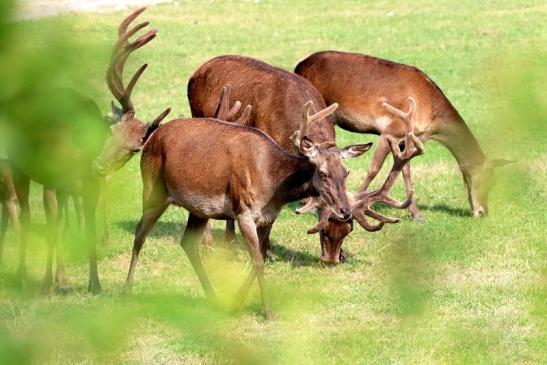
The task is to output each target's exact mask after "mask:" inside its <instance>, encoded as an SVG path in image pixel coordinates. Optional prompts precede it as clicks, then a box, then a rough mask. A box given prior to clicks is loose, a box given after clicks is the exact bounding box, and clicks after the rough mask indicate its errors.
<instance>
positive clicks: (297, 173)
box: [274, 155, 319, 205]
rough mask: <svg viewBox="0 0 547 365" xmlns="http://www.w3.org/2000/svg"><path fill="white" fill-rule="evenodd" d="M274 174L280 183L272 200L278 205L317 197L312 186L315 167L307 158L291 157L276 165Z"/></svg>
mask: <svg viewBox="0 0 547 365" xmlns="http://www.w3.org/2000/svg"><path fill="white" fill-rule="evenodd" d="M276 173H277V174H279V176H278V178H280V181H281V183H280V184H279V186H278V188H277V191H276V194H275V198H274V199H275V201H276V202H278V203H279V204H280V205H283V204H287V203H290V202H294V201H297V200H300V199H304V198H306V197H309V196H317V195H319V193H318V192H317V190H315V188H314V187H313V185H312V179H313V175H314V173H315V166H314V165H313V164H312V163H311V162H310V160H309V159H308V158H307V157H304V156H294V155H291V156H290V159H289V160H288V161H284V162H283V164H280V165H278V169H277V171H276Z"/></svg>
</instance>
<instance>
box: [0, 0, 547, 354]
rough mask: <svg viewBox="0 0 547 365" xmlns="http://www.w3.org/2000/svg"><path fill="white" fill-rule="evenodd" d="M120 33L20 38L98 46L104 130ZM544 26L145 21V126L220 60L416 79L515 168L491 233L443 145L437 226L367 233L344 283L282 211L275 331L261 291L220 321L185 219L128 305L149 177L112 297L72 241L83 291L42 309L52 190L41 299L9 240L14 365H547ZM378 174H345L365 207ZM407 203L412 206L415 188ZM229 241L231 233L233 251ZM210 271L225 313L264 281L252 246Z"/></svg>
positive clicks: (277, 233) (189, 17)
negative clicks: (194, 258)
mask: <svg viewBox="0 0 547 365" xmlns="http://www.w3.org/2000/svg"><path fill="white" fill-rule="evenodd" d="M390 14H391V15H390ZM124 15H125V14H121V13H114V14H100V15H90V14H86V15H74V14H71V15H69V16H60V17H55V18H51V19H44V20H40V21H29V22H24V23H21V24H17V25H16V29H17V38H16V39H18V40H21V41H24V40H25V39H30V38H31V37H33V38H34V37H36V36H40V35H41V36H44V34H40V31H41V30H43V29H44V27H45V26H46V25H47V26H59V25H62V27H63V29H65V30H66V31H67V33H68V35H69V38H70V37H74V38H75V39H76V40H81V41H84V40H85V41H86V42H87V41H89V42H91V43H90V44H89V46H88V48H89V49H90V50H91V51H92V52H91V55H89V53H88V52H84V53H82V54H83V55H84V56H82V57H81V58H79V59H78V58H76V59H77V60H79V62H80V63H81V64H82V65H81V66H82V67H83V69H84V70H86V71H85V73H84V75H86V80H85V86H86V88H87V86H90V87H91V88H92V89H93V92H92V93H94V95H93V96H94V97H96V100H97V102H98V104H99V106H100V107H101V109H102V111H103V112H104V113H105V114H106V113H107V112H108V111H109V110H108V108H109V100H110V99H111V96H110V94H109V92H108V89H107V87H106V83H105V82H104V73H105V69H106V64H107V62H108V49H109V47H110V46H111V45H112V44H113V42H114V37H115V32H116V26H117V24H118V22H119V21H120V20H121V19H122V18H123V16H124ZM546 17H547V6H546V5H545V4H544V3H543V2H540V1H537V2H534V1H532V2H530V1H506V2H502V3H499V2H480V3H479V2H472V1H467V2H464V3H458V4H457V5H454V4H453V3H451V2H448V1H447V2H442V3H440V2H432V1H418V2H413V3H412V4H410V3H406V2H402V1H399V2H395V3H394V2H387V1H380V2H374V3H362V2H359V1H337V2H316V1H299V2H296V3H295V2H268V1H260V2H253V1H240V2H219V1H215V2H201V1H199V2H198V1H185V2H181V4H180V6H175V5H164V6H158V7H153V8H150V9H148V10H147V12H146V13H145V14H144V15H143V19H149V20H151V23H152V26H154V27H157V28H158V29H159V30H160V32H159V35H158V37H157V39H155V40H154V41H153V42H152V43H150V44H149V45H147V46H146V47H144V48H143V49H142V50H140V51H139V52H138V53H136V54H135V55H134V57H133V56H132V58H131V59H130V61H129V66H128V68H127V73H128V74H129V73H130V72H131V71H133V70H135V69H136V67H138V66H139V65H140V64H142V63H143V62H147V63H149V64H150V66H149V68H148V70H147V71H146V72H145V74H144V75H143V77H142V79H141V81H140V82H139V84H138V85H137V87H136V89H135V92H134V97H133V100H134V103H135V105H136V108H137V115H138V116H139V117H141V118H143V119H146V118H147V117H153V116H155V115H157V114H158V112H159V111H161V110H163V109H164V108H165V107H167V106H172V107H173V108H174V112H173V115H186V116H188V115H190V112H189V107H188V103H187V100H186V82H187V80H188V78H189V77H190V75H191V74H192V72H193V71H194V70H195V69H196V68H197V67H199V65H200V64H201V63H202V62H204V61H206V60H207V59H209V58H210V57H213V56H216V55H219V54H226V53H232V54H244V55H249V56H254V57H257V58H260V59H263V60H265V61H268V62H271V63H273V64H275V65H278V66H281V67H283V68H286V69H289V70H290V69H292V68H293V67H294V65H295V64H296V63H297V62H298V60H300V59H302V58H304V57H305V56H307V55H308V54H309V53H311V52H313V51H317V50H322V49H339V50H348V51H357V52H363V53H368V54H374V55H377V56H381V57H386V58H389V59H392V60H396V61H400V62H404V63H410V64H413V65H416V66H419V67H420V68H421V69H422V70H424V71H425V72H426V73H427V74H429V76H431V78H432V79H433V80H435V81H436V82H437V83H438V84H439V85H440V87H441V88H442V89H443V90H444V91H445V93H446V94H447V96H448V97H449V99H450V100H451V101H452V102H453V103H454V105H455V106H456V108H457V109H458V110H459V112H460V113H461V114H462V116H463V117H464V119H465V120H466V121H467V123H468V124H469V126H470V128H471V129H472V131H473V132H474V133H475V135H476V136H477V137H478V139H479V140H480V141H481V143H482V145H483V147H484V149H485V151H486V152H487V154H488V155H489V156H492V157H502V158H510V159H517V160H518V162H517V163H516V164H513V165H509V166H508V167H507V168H504V169H502V170H500V171H499V174H498V175H499V176H498V177H499V180H500V181H499V184H498V185H497V186H496V187H495V188H494V189H493V191H492V194H491V199H490V209H491V216H490V217H489V218H487V219H484V220H474V219H472V218H470V216H469V213H468V205H467V200H466V197H465V192H464V188H463V183H462V179H461V176H460V173H459V171H458V169H457V165H456V163H455V161H454V159H453V158H452V157H451V156H450V154H449V152H448V151H447V150H446V149H444V148H442V147H441V146H439V145H437V144H434V143H429V144H427V145H426V154H425V155H424V156H423V157H421V158H419V159H417V160H416V161H415V162H413V165H414V171H415V178H414V181H415V190H416V195H417V197H418V203H419V206H420V207H421V209H422V212H423V214H424V216H425V221H424V222H420V223H415V222H411V221H410V220H408V219H407V218H406V217H405V214H404V212H394V213H393V214H395V215H399V216H401V217H403V218H404V219H403V220H402V222H401V223H400V224H398V225H393V226H389V227H386V228H385V229H384V230H382V231H381V232H378V233H374V234H371V233H367V232H364V231H363V230H362V229H360V228H358V227H357V226H356V228H355V230H354V231H353V233H352V234H351V235H350V236H349V237H348V238H347V240H346V243H345V244H344V245H345V249H346V250H347V251H348V253H349V256H350V263H348V264H346V265H341V266H339V267H336V268H323V267H321V266H320V265H319V263H318V257H319V253H320V252H319V243H318V238H317V237H316V236H308V235H307V234H306V233H305V231H306V228H309V227H310V226H311V225H312V224H313V223H314V221H315V218H314V217H312V216H304V217H297V216H296V215H295V214H294V213H293V208H294V207H293V208H287V209H285V210H284V211H283V212H282V214H281V215H280V217H279V219H278V221H277V222H276V224H275V225H274V229H273V231H272V243H273V252H274V256H275V261H274V262H273V263H269V264H267V267H266V279H267V285H268V289H269V291H270V294H271V299H272V302H273V303H272V307H273V309H274V313H275V317H274V319H273V320H271V321H264V320H263V319H262V317H261V316H260V300H259V297H258V295H257V294H258V290H257V289H256V288H254V290H253V291H251V294H250V296H249V299H248V300H247V304H246V306H245V307H244V309H243V311H242V312H241V313H238V314H235V315H229V314H225V313H220V312H217V311H215V310H213V309H211V308H210V307H209V306H208V304H207V302H206V301H205V299H204V295H203V292H202V289H201V287H200V285H199V282H198V280H197V277H196V275H195V274H194V272H193V270H192V268H191V266H190V264H189V261H188V259H187V258H186V257H185V255H184V252H183V251H182V249H181V248H180V247H179V245H178V243H179V240H180V237H181V234H182V232H183V230H184V224H185V218H186V213H185V212H184V211H182V210H180V209H175V208H170V209H169V210H168V211H167V212H166V214H165V215H164V216H163V217H162V219H161V221H160V222H159V223H158V225H157V226H156V228H155V230H154V231H153V232H152V233H151V234H150V236H149V238H148V240H147V242H146V244H145V246H144V249H143V251H142V253H141V259H140V262H139V266H138V269H137V276H136V284H135V288H134V289H135V290H134V291H135V292H134V295H132V296H130V297H127V296H124V295H123V294H122V290H121V288H122V284H123V281H124V279H125V275H126V273H127V269H128V265H129V259H130V250H131V245H132V240H133V232H134V228H135V225H136V223H137V221H138V219H139V218H140V208H141V195H140V194H141V181H140V172H139V166H138V158H135V159H134V160H133V161H132V162H130V163H129V164H128V165H127V166H126V167H125V168H124V169H123V170H121V171H120V172H118V173H116V174H115V175H114V176H113V181H112V183H111V185H110V187H109V191H108V195H107V196H108V200H109V201H110V203H109V205H108V215H109V220H110V225H109V228H110V235H111V242H110V244H106V245H102V246H100V249H99V251H100V262H99V270H100V277H101V281H102V285H103V293H102V294H101V295H99V296H96V297H94V296H91V295H90V294H87V292H86V289H87V275H88V269H87V264H86V263H87V261H86V251H85V249H84V247H83V246H82V245H81V242H80V240H79V239H78V237H79V236H80V233H79V232H77V230H76V228H75V224H74V222H72V225H71V229H70V232H69V234H68V237H69V238H70V239H69V242H68V243H67V246H68V257H69V266H68V272H69V276H70V280H71V283H72V285H73V286H74V289H75V290H74V292H73V293H71V294H68V295H66V296H64V295H55V296H52V297H43V296H41V295H40V294H39V292H40V290H39V289H40V284H41V278H42V275H43V270H44V266H45V262H44V261H45V240H44V231H45V228H44V221H45V219H44V215H43V208H42V206H41V193H40V188H39V187H37V186H33V189H32V201H31V209H32V214H33V216H32V221H33V227H32V235H31V240H30V244H29V249H28V251H29V262H28V268H29V277H30V285H29V288H28V291H27V292H26V293H23V294H20V293H19V292H18V290H17V288H16V287H15V285H14V275H15V271H16V267H17V249H18V248H17V247H16V245H15V244H14V240H13V234H12V232H11V231H10V232H9V233H8V238H7V244H6V247H5V249H4V251H5V252H4V262H3V264H2V267H1V270H2V279H1V282H0V363H1V364H4V363H6V364H8V363H44V362H51V363H113V364H114V363H143V364H144V363H189V364H202V363H209V364H217V363H234V364H244V363H248V364H257V363H290V364H296V363H298V364H307V363H309V364H317V363H325V364H328V363H398V364H409V363H415V364H422V363H432V364H437V363H449V364H452V363H469V364H474V363H502V364H504V363H508V364H509V363H531V364H533V363H542V362H545V359H546V356H547V354H546V352H545V348H547V344H546V343H545V333H546V330H547V328H546V323H545V318H546V317H547V315H546V308H545V303H546V302H547V298H546V295H545V293H546V292H547V290H546V288H545V274H546V272H547V271H546V270H547V269H546V266H545V263H546V255H545V247H546V246H545V237H546V236H547V232H546V229H545V216H546V209H545V204H544V202H545V201H546V199H547V190H546V186H547V185H546V184H545V179H546V178H547V165H546V163H545V157H547V156H546V147H545V136H546V134H545V133H546V127H547V124H546V123H545V110H546V109H547V99H546V98H545V95H546V94H545V84H546V83H545V80H546V79H547V71H546V70H547V67H546V60H547V55H546V54H545V53H544V52H545V50H544V49H541V45H545V44H547V27H546V26H545V25H544V23H545V22H544V20H545V18H546ZM543 48H544V47H543ZM508 55H509V56H510V57H507V56H508ZM70 60H73V59H72V58H71V57H69V61H70ZM501 61H503V62H501ZM24 66H26V65H25V64H21V65H19V66H18V67H24ZM27 66H28V65H27ZM35 71H36V70H35ZM1 74H2V75H7V76H10V75H9V73H6V72H5V70H4V72H2V73H1ZM11 76H12V77H17V76H18V75H16V74H12V75H11ZM10 80H11V78H10ZM6 92H7V91H5V90H4V91H3V93H6ZM0 95H3V94H0ZM0 99H1V97H0ZM337 139H338V141H339V144H341V145H345V144H349V143H357V142H362V141H370V140H375V137H373V136H368V135H359V134H351V133H347V132H345V131H341V130H337ZM369 158H370V156H367V157H365V158H360V159H356V160H352V161H350V162H349V163H348V165H349V167H350V169H351V170H352V173H351V174H350V176H349V186H350V187H351V188H352V189H355V188H356V187H357V186H358V185H359V183H360V182H361V181H362V180H363V178H364V176H365V172H366V168H367V166H368V161H369ZM378 181H380V180H378ZM396 194H397V195H398V196H402V187H401V186H397V189H396ZM222 226H223V224H221V223H215V235H216V236H217V237H218V238H219V240H220V238H221V237H222V232H221V228H222ZM204 255H205V265H206V268H207V270H208V272H209V273H210V276H211V279H212V281H213V284H214V285H215V287H216V288H217V289H218V291H219V294H220V296H221V298H222V299H223V300H226V301H229V300H230V298H231V295H232V294H233V293H234V291H235V290H236V288H237V287H238V285H239V283H241V281H242V280H243V279H244V277H245V275H246V273H247V271H248V270H249V269H250V265H249V259H248V254H247V253H246V251H245V248H244V246H243V245H242V244H241V243H240V242H239V243H238V244H236V245H235V246H232V245H230V244H226V243H222V242H219V243H218V244H217V246H216V247H215V248H213V249H212V250H210V251H207V252H205V251H204Z"/></svg>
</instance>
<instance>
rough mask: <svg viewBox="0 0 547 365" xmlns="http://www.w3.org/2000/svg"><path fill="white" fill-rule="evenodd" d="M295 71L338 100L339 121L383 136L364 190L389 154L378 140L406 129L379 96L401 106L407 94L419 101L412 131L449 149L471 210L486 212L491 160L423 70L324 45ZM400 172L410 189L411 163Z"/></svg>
mask: <svg viewBox="0 0 547 365" xmlns="http://www.w3.org/2000/svg"><path fill="white" fill-rule="evenodd" d="M295 72H296V73H297V74H299V75H301V76H303V77H305V78H306V79H308V80H309V81H310V82H311V83H312V84H313V85H314V86H315V87H316V88H317V89H318V90H319V92H320V93H321V95H322V96H323V97H324V98H325V101H326V102H327V104H331V103H335V102H336V103H338V104H339V106H340V107H339V108H338V110H337V112H336V123H337V124H338V125H339V126H341V127H342V128H345V129H347V130H350V131H353V132H358V133H372V134H378V135H380V136H381V139H380V142H379V145H378V148H377V151H376V153H375V156H374V158H373V163H372V164H371V167H370V169H369V173H368V176H367V179H366V180H365V182H364V183H363V186H362V187H361V189H362V190H365V189H366V188H367V187H368V185H369V184H370V182H371V180H372V179H373V178H374V177H375V176H376V174H377V173H378V171H379V169H380V167H381V165H382V163H383V161H384V159H385V157H386V156H387V154H388V151H389V149H388V148H387V144H385V143H382V138H383V137H386V136H392V137H395V138H402V137H403V133H404V125H403V123H402V121H401V120H400V119H399V118H390V115H389V113H388V112H387V111H386V110H385V109H383V108H382V106H381V104H382V102H384V101H387V102H389V103H390V104H391V105H393V106H394V107H396V108H399V109H401V107H402V106H404V105H405V104H406V99H407V97H408V96H412V97H413V98H414V99H415V100H416V103H417V105H418V108H417V112H416V113H417V114H416V124H415V126H414V134H415V135H416V136H417V137H418V138H420V140H422V141H427V140H428V139H433V140H436V141H438V142H440V143H441V144H443V145H444V146H446V147H447V148H448V149H449V150H450V151H451V152H452V154H453V155H454V157H455V158H456V160H457V161H458V164H459V166H460V169H461V171H462V173H463V175H464V181H465V182H466V187H467V190H468V197H469V202H470V205H471V210H472V211H473V214H474V215H475V216H480V215H483V214H485V213H486V211H487V206H486V191H484V190H485V188H484V187H483V185H484V184H483V183H482V181H483V180H489V175H490V174H491V165H495V164H488V163H487V160H486V157H485V155H484V153H483V151H482V149H481V148H480V146H479V144H478V142H477V140H476V139H475V137H474V136H473V134H472V133H471V131H470V130H469V128H468V127H467V125H466V124H465V122H464V121H463V119H462V117H461V116H460V114H459V113H458V112H457V111H456V109H455V108H454V107H453V105H452V104H451V103H450V101H449V100H448V99H447V98H446V96H445V95H444V94H443V92H442V91H441V89H440V88H439V87H438V86H437V85H436V84H435V83H434V82H433V81H432V80H431V79H430V78H429V77H427V75H426V74H424V73H423V72H422V71H420V70H419V69H417V68H415V67H412V66H407V65H403V64H399V63H395V62H391V61H387V60H383V59H380V58H376V57H372V56H367V55H362V54H355V53H345V52H335V51H325V52H318V53H315V54H312V55H311V56H309V57H308V58H306V59H304V60H303V61H301V62H300V63H299V64H298V65H297V66H296V69H295ZM382 118H389V119H390V120H391V122H389V123H382V122H381V120H382ZM379 120H380V123H379V122H378V121H379ZM384 120H387V119H384ZM498 164H503V163H498ZM403 172H404V177H405V187H406V189H407V191H409V190H411V189H412V187H411V181H410V167H409V165H407V166H406V167H405V170H404V171H403ZM473 180H474V181H473ZM475 185H477V186H475ZM409 209H410V211H411V214H412V215H413V216H414V217H419V212H418V210H417V207H416V205H415V203H413V204H411V206H410V208H409Z"/></svg>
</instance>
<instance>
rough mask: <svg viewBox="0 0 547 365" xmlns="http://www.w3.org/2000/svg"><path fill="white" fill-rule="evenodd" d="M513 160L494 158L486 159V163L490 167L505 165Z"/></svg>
mask: <svg viewBox="0 0 547 365" xmlns="http://www.w3.org/2000/svg"><path fill="white" fill-rule="evenodd" d="M513 162H516V161H513V160H504V159H494V160H488V161H486V165H487V166H488V167H490V168H496V167H501V166H505V165H507V164H510V163H513Z"/></svg>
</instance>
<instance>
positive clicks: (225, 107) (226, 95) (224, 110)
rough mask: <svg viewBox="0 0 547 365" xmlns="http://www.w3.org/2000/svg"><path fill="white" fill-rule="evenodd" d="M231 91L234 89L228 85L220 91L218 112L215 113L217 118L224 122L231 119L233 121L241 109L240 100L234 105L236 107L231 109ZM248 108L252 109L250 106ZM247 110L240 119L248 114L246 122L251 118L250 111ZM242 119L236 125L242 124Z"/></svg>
mask: <svg viewBox="0 0 547 365" xmlns="http://www.w3.org/2000/svg"><path fill="white" fill-rule="evenodd" d="M231 89H232V87H231V85H230V84H226V85H224V86H223V87H222V89H221V90H220V100H219V102H218V105H217V110H216V112H215V118H217V119H220V120H224V121H229V120H230V119H232V118H233V117H234V116H235V115H236V114H237V112H238V111H239V109H240V108H241V102H240V101H239V100H238V101H236V102H235V103H234V105H232V107H231V108H230V91H231ZM247 108H250V105H248V106H247ZM247 108H246V109H245V111H244V112H243V114H242V115H241V117H240V119H241V118H243V117H244V115H245V113H247V115H246V116H245V120H246V119H247V117H248V116H249V113H250V110H249V111H247ZM240 119H238V120H237V121H236V123H241V120H240ZM243 122H245V121H243Z"/></svg>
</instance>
